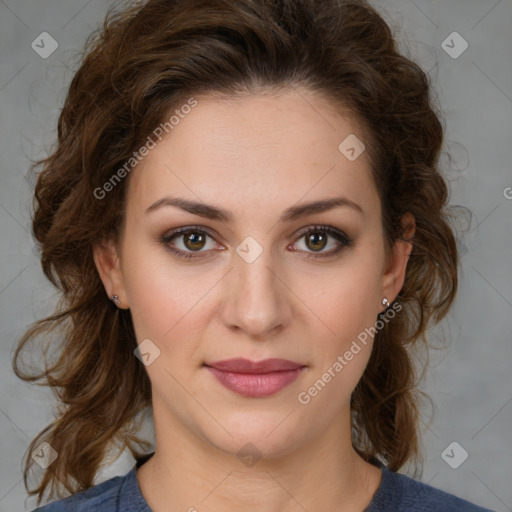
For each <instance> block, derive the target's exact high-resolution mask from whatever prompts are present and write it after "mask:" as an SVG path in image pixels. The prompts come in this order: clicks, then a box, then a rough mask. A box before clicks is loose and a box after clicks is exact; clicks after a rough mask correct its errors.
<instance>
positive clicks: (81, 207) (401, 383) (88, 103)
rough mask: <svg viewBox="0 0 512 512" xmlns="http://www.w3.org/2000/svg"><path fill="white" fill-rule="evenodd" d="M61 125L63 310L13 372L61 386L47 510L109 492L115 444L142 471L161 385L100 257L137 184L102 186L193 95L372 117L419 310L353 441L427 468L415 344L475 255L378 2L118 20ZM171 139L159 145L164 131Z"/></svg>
mask: <svg viewBox="0 0 512 512" xmlns="http://www.w3.org/2000/svg"><path fill="white" fill-rule="evenodd" d="M85 50H86V51H85V53H84V56H83V59H82V60H81V64H80V67H79V69H78V71H77V72H76V74H75V75H74V77H73V80H72V82H71V85H70V87H69V91H68V93H67V97H66V99H65V102H64V106H63V108H62V112H61V113H60V117H59V120H58V144H57V145H56V147H55V148H54V150H53V152H52V153H51V154H50V155H49V156H48V157H46V158H44V159H42V160H39V161H37V162H35V163H34V165H33V166H32V168H31V169H33V168H34V167H36V166H40V165H41V164H42V165H43V169H42V170H41V172H39V174H38V176H37V184H36V187H35V197H34V213H33V225H32V229H33V234H34V236H35V239H36V240H37V243H38V247H39V248H40V251H41V262H42V268H43V270H44V273H45V275H46V276H47V277H48V279H49V280H50V281H51V283H52V284H53V285H54V286H56V287H57V288H58V289H59V290H60V292H61V297H60V300H59V302H58V304H57V309H56V311H55V313H54V314H53V315H51V316H49V317H47V318H44V319H42V320H39V321H38V322H36V323H35V324H33V325H32V326H31V327H30V328H29V329H28V330H27V332H26V333H25V334H24V336H23V337H22V339H21V340H20V341H19V344H18V346H17V348H16V351H15V353H14V356H13V367H14V371H15V373H16V375H17V376H18V377H20V378H21V379H24V380H26V381H32V382H37V383H38V384H39V385H47V386H50V387H51V389H52V390H53V391H54V393H55V394H56V396H57V398H58V400H59V410H58V414H57V416H56V419H55V421H53V422H52V423H51V424H50V425H48V426H47V427H46V428H45V429H44V430H42V431H41V432H40V433H39V434H38V436H37V437H36V438H35V439H34V440H33V441H32V443H31V444H30V446H29V448H28V450H27V454H26V462H25V466H24V482H25V487H26V488H27V490H28V492H29V494H30V495H34V494H37V495H38V503H40V501H41V499H42V497H43V494H44V493H45V492H46V490H47V488H48V487H49V488H50V496H57V497H62V496H63V494H62V489H61V486H63V487H64V488H65V489H66V491H67V492H69V493H75V492H77V491H80V490H84V489H87V488H89V487H91V486H92V485H93V481H94V478H95V475H96V474H97V472H98V470H99V468H100V466H101V463H102V461H103V460H104V458H105V455H106V452H107V449H108V448H109V446H110V445H111V443H113V442H120V446H121V447H122V448H123V449H124V448H128V449H129V450H130V452H131V453H132V455H133V456H134V457H135V459H137V460H138V459H139V458H140V457H141V456H142V454H143V451H144V450H146V449H147V448H148V446H149V443H147V441H144V440H143V439H141V438H140V437H138V435H137V428H138V421H136V420H137V418H138V417H139V414H140V413H141V412H143V411H144V410H146V408H148V407H149V406H150V405H151V385H150V381H149V378H148V375H147V373H146V371H145V369H144V366H143V365H142V364H140V362H139V361H138V359H137V358H136V357H134V356H133V351H134V349H135V348H136V347H137V342H136V339H135V334H134V329H133V325H132V319H131V315H130V311H129V310H120V309H118V308H117V307H116V306H115V305H113V304H112V302H111V301H110V300H109V299H108V297H107V296H106V294H105V290H104V287H103V285H102V282H101V280H100V277H99V275H98V272H97V269H96V266H95V264H94V260H93V246H94V244H97V243H98V242H99V241H101V240H107V239H111V238H113V239H117V235H118V229H119V226H120V225H121V222H122V220H123V215H124V201H125V190H126V182H127V180H119V182H116V183H115V186H111V187H110V190H109V196H108V200H101V198H99V197H98V192H97V191H98V190H100V189H101V187H103V186H104V184H105V183H107V182H108V181H109V180H110V179H111V177H112V176H113V175H114V174H115V173H116V171H118V170H119V169H120V168H121V167H123V165H124V164H125V163H126V162H127V160H129V159H130V158H131V157H132V155H133V153H134V151H136V150H137V148H140V147H141V146H142V145H143V144H144V142H145V141H147V140H148V135H150V134H151V133H152V132H153V130H154V129H155V127H156V126H159V125H160V124H162V123H163V122H165V120H166V119H167V116H168V113H169V112H171V111H172V110H173V109H174V108H175V107H176V106H177V105H180V104H182V103H183V102H184V99H186V98H190V97H191V95H193V94H196V93H197V94H200V93H205V92H212V93H223V94H228V95H230V96H234V95H237V94H241V93H251V92H255V91H258V90H262V89H265V90H272V89H276V90H277V89H279V88H282V87H286V86H292V87H294V86H301V87H304V88H307V89H308V90H311V91H314V92H317V93H320V94H322V95H324V96H325V97H327V98H329V100H330V101H331V102H332V103H331V104H332V105H333V108H337V107H338V106H339V107H340V108H343V109H346V110H347V111H348V112H350V113H351V114H352V115H354V117H355V118H356V119H357V120H359V121H360V123H361V125H362V127H363V130H364V134H365V144H366V150H367V152H368V155H369V158H370V162H371V169H372V176H373V179H374V182H375V184H376V187H377V190H378V192H379V195H380V199H381V205H382V223H383V227H384V233H385V243H386V246H387V250H388V251H390V250H391V248H392V246H393V243H394V241H395V240H396V238H397V237H398V238H402V237H403V236H404V233H405V232H404V230H403V226H402V225H401V222H400V221H401V219H402V216H403V214H404V213H406V212H410V213H411V214H412V215H413V216H414V219H415V224H416V228H415V233H414V236H413V239H412V240H411V242H412V244H413V250H412V252H411V255H410V258H409V262H408V266H407V271H406V278H405V283H404V285H403V287H402V289H401V291H400V293H399V295H398V297H397V300H399V301H400V303H401V304H402V306H403V307H402V309H401V310H400V312H398V313H397V314H396V317H395V318H394V320H393V321H392V322H386V323H385V327H384V328H383V329H382V330H380V331H379V332H378V333H377V334H376V338H375V341H376V343H375V344H374V348H373V351H372V354H371V357H370V360H369V363H368V365H367V367H366V369H365V371H364V374H363V376H362V378H361V379H360V381H359V383H358V385H357V387H356V389H355V390H354V392H353V394H352V398H351V413H352V433H353V445H354V448H355V449H356V450H357V452H358V453H359V454H360V455H361V456H362V457H363V458H364V459H365V460H370V458H371V457H378V458H380V459H381V460H383V461H384V462H385V463H386V465H387V466H388V467H389V469H391V470H392V471H397V470H398V469H400V468H401V467H402V466H403V465H404V464H405V463H409V462H411V461H413V462H416V463H417V462H418V461H419V460H420V459H421V453H420V452H421V443H420V439H421V435H420V428H419V427H420V424H419V423H420V417H421V407H420V404H421V400H422V398H423V397H426V398H428V397H427V395H425V393H423V392H421V391H419V389H418V382H419V381H418V380H417V373H418V372H417V368H416V365H415V363H414V361H415V359H414V357H413V352H414V351H413V349H416V348H421V347H427V339H426V332H427V328H428V327H429V325H430V324H431V322H435V323H437V322H439V321H440V320H441V319H442V318H443V317H444V316H445V315H446V313H447V311H448V309H449V307H450V305H451V303H452V302H453V300H454V298H455V294H456V291H457V266H458V252H457V246H456V240H455V236H454V228H453V227H452V226H451V225H450V220H451V219H450V217H451V216H452V215H454V212H453V210H454V208H457V207H455V206H448V205H447V198H448V190H447V185H446V182H445V179H444V178H443V177H442V175H441V174H440V170H439V156H440V152H441V147H442V143H443V133H444V129H443V125H442V123H441V121H440V119H441V118H442V117H441V114H440V113H439V109H437V108H435V107H434V103H435V100H434V99H433V97H431V95H430V92H431V90H432V87H431V83H430V80H429V77H428V75H427V74H426V73H425V72H424V71H423V70H422V69H421V68H420V67H419V66H418V65H417V64H415V63H414V62H413V61H411V60H409V59H408V58H407V57H405V56H403V55H401V54H400V53H399V51H398V49H397V45H396V41H395V39H394V36H393V33H392V30H391V29H390V27H389V25H388V24H387V23H386V21H385V20H384V19H383V18H382V16H381V15H380V14H379V13H378V12H377V10H376V9H375V8H373V7H372V6H370V5H369V4H368V3H366V2H365V1H362V0H237V1H236V2H233V1H232V0H180V1H178V0H149V1H147V2H143V3H140V2H138V3H135V4H134V5H128V6H126V5H125V6H124V7H123V8H122V9H119V10H117V9H116V8H115V7H112V8H111V9H109V11H108V13H107V15H106V18H105V21H104V24H103V27H101V28H100V29H98V30H97V31H95V32H94V33H92V34H91V36H90V37H89V39H88V40H87V42H86V45H85ZM153 133H154V132H153ZM42 336H46V337H47V338H48V341H49V342H51V343H54V342H55V341H56V340H57V338H59V339H60V341H61V343H60V344H59V346H58V347H57V351H56V354H57V357H56V358H55V359H54V360H52V362H51V364H49V361H48V359H49V357H48V350H47V349H48V346H46V347H45V351H44V354H45V368H44V370H40V371H38V372H36V373H34V372H31V373H24V372H22V371H21V370H20V366H19V364H18V363H19V358H20V356H21V354H22V351H23V349H24V348H25V347H26V345H27V344H28V343H29V342H31V341H35V340H36V339H37V338H41V337H42ZM42 441H47V442H48V443H49V444H50V445H51V446H52V447H53V448H54V449H55V450H56V451H57V452H58V458H57V459H56V460H55V461H54V462H53V463H52V464H51V465H50V466H49V467H48V468H47V469H46V470H45V471H44V473H43V474H42V478H41V479H40V482H39V485H37V486H36V487H35V488H32V489H29V486H28V474H29V470H30V468H31V467H32V465H33V461H32V459H31V457H30V456H29V454H30V453H31V452H32V451H33V450H34V448H35V447H36V446H38V445H39V444H40V443H41V442H42ZM140 450H142V451H140Z"/></svg>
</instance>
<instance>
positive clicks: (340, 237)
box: [160, 225, 353, 259]
mask: <svg viewBox="0 0 512 512" xmlns="http://www.w3.org/2000/svg"><path fill="white" fill-rule="evenodd" d="M191 232H192V233H199V234H201V235H208V236H210V237H211V238H213V236H212V235H211V234H210V233H209V232H208V231H205V230H204V229H203V228H200V227H199V226H187V227H183V228H178V229H175V230H174V231H171V232H170V233H169V234H166V235H164V236H162V237H161V239H160V242H161V243H162V244H163V245H165V246H166V247H167V249H169V250H170V251H171V252H173V253H174V254H176V255H177V256H178V257H180V258H184V259H192V258H200V257H202V256H201V253H202V252H206V251H196V252H197V254H194V252H186V251H182V250H181V249H176V248H175V247H171V246H170V245H169V243H170V241H171V240H172V239H173V238H175V237H177V236H178V235H180V234H184V233H191ZM312 233H325V234H327V235H331V236H332V237H333V238H335V239H336V240H337V241H338V242H339V243H340V244H341V245H340V246H339V247H338V248H336V249H334V250H331V251H330V252H328V253H318V254H315V253H309V256H308V257H310V258H314V259H317V258H328V257H330V256H335V255H336V254H338V253H339V252H340V251H341V250H342V249H344V248H348V247H351V246H352V244H353V240H352V238H350V237H349V236H347V235H346V234H345V233H343V232H342V231H338V230H337V229H335V228H333V227H331V226H319V225H315V226H311V227H309V228H307V229H306V230H304V231H302V232H300V233H299V234H298V235H297V240H299V239H301V238H303V237H305V236H306V235H310V234H312Z"/></svg>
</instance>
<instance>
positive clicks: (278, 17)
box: [14, 0, 485, 512]
mask: <svg viewBox="0 0 512 512" xmlns="http://www.w3.org/2000/svg"><path fill="white" fill-rule="evenodd" d="M429 92H430V86H429V82H428V79H427V76H426V75H425V73H423V72H422V70H421V69H420V68H419V67H418V66H416V65H415V64H414V63H412V62H411V61H409V60H407V59H406V58H405V57H403V56H401V55H400V54H398V53H397V50H396V46H395V42H394V40H393V36H392V34H391V31H390V29H389V27H388V26H387V25H386V23H385V22H384V21H383V19H382V18H381V17H380V16H379V15H378V13H377V11H375V10H374V9H373V8H371V7H370V6H369V5H368V4H366V3H365V2H362V1H357V2H354V1H350V2H349V1H334V0H332V1H330V0H328V1H326V0H321V1H320V0H304V1H300V2H298V1H291V0H280V1H277V0H276V1H273V2H269V1H263V0H240V1H237V2H230V1H226V0H213V1H212V0H209V1H208V2H206V1H199V0H182V1H180V2H178V1H170V0H165V1H164V0H150V1H149V2H147V3H145V4H144V5H141V4H137V5H135V6H133V7H129V8H126V9H125V10H124V11H123V12H119V13H117V14H114V13H110V14H109V16H108V17H107V20H106V22H105V26H104V29H103V31H102V32H101V33H99V34H98V35H97V36H96V37H95V38H92V39H91V40H90V41H89V46H88V48H87V53H86V56H85V58H84V60H83V63H82V65H81V67H80V69H79V70H78V72H77V73H76V75H75V77H74V79H73V81H72V83H71V86H70V89H69V94H68V96H67V98H66V101H65V104H64V108H63V110H62V113H61V116H60V119H59V125H58V128H59V141H58V146H57V148H56V150H55V151H54V152H53V153H52V154H51V155H50V156H49V157H48V158H47V159H45V160H43V161H41V162H40V163H43V164H44V168H43V170H42V172H41V174H40V175H39V178H38V182H37V185H36V190H35V198H36V209H35V214H34V220H33V230H34V234H35V237H36V239H37V240H38V242H39V244H40V247H41V251H42V256H41V257H42V263H43V268H44V271H45V273H46V275H47V276H48V278H49V279H50V280H51V281H52V283H53V284H55V285H56V286H57V287H58V288H59V289H60V290H61V291H62V301H61V302H60V304H59V307H58V311H57V312H56V313H55V314H54V315H53V316H52V317H50V318H47V319H44V320H42V321H41V322H40V323H38V324H37V325H35V326H33V327H32V328H31V329H30V330H29V331H28V332H27V333H26V335H25V336H24V338H23V339H22V340H21V341H20V345H19V347H18V349H17V351H16V354H15V359H14V366H15V371H16V372H17V374H18V376H20V377H21V378H24V379H26V380H36V379H42V380H43V382H47V383H48V384H49V385H50V386H52V388H54V389H55V390H56V392H57V393H58V396H59V399H60V400H61V402H62V407H61V409H60V411H59V414H58V416H57V418H56V420H55V422H54V423H52V424H51V425H49V426H48V427H47V429H46V430H45V431H43V432H42V433H41V434H40V435H39V436H38V437H37V438H36V439H35V440H34V441H33V442H32V444H31V446H30V449H29V452H30V454H31V456H30V457H27V464H26V469H25V484H26V485H27V475H28V471H29V469H30V468H31V466H33V464H34V461H35V462H38V461H37V458H38V457H39V458H41V462H39V465H40V466H41V467H43V469H44V473H43V476H42V479H41V482H40V484H39V486H38V487H36V488H35V489H29V492H30V493H31V494H37V495H38V504H40V503H41V500H42V498H43V495H44V494H45V492H46V491H47V490H49V491H50V493H49V497H50V498H52V497H57V498H64V496H65V494H73V496H70V497H68V498H67V499H63V500H61V501H57V502H55V503H53V504H50V505H47V506H45V507H41V508H38V509H37V510H43V511H50V512H52V511H61V510H73V511H88V510H95V511H96V510H101V511H149V510H153V511H156V512H160V511H179V510H188V511H195V510H198V511H215V512H223V511H231V510H238V509H243V510H249V511H252V510H258V511H260V510H261V511H274V510H275V511H284V512H288V511H295V510H309V511H315V510H342V511H344V512H351V511H362V510H365V511H370V512H375V511H384V510H386V511H388V510H393V511H405V510H415V511H421V510H443V511H448V510H449V511H481V510H485V509H482V508H480V507H478V506H476V505H473V504H471V503H469V502H468V501H465V500H463V499H461V498H459V497H456V496H454V495H450V494H448V493H445V492H443V491H441V490H438V489H435V488H433V487H431V486H428V485H425V484H423V483H420V482H419V481H416V480H414V479H413V478H410V477H408V476H405V475H403V474H399V473H397V471H398V470H399V469H400V468H401V467H403V466H404V465H405V464H406V463H411V462H412V463H417V462H418V461H419V460H420V458H421V457H420V452H421V443H420V431H419V419H420V398H421V396H422V394H421V393H420V392H419V391H418V389H417V382H416V369H415V366H414V362H413V358H412V354H413V351H414V348H415V347H416V345H418V344H420V343H421V342H426V329H427V327H428V326H429V325H430V324H431V323H435V322H439V321H440V320H441V319H442V318H443V317H444V316H445V314H446V313H447V311H448V309H449V307H450V305H451V303H452V301H453V299H454V297H455V294H456V290H457V261H458V255H457V249H456V244H455V239H454V235H453V231H452V228H451V227H450V225H449V223H448V213H449V212H448V208H447V205H446V203H447V194H448V192H447V187H446V184H445V182H444V180H443V178H442V176H441V175H440V173H439V171H438V169H437V161H438V157H439V153H440V148H441V145H442V141H443V130H442V126H441V123H440V121H439V118H438V115H437V114H436V113H435V112H434V109H433V107H432V104H431V101H430V99H429ZM59 330H60V333H61V334H60V335H61V337H62V345H61V346H59V349H58V353H57V356H58V357H57V358H56V360H54V361H53V362H52V363H51V364H49V366H48V368H47V369H45V371H44V372H43V373H41V374H40V375H32V376H31V375H26V374H24V373H23V372H22V371H21V370H20V368H19V366H18V358H19V356H20V355H21V351H22V349H23V348H24V346H26V344H27V343H28V342H29V341H31V340H33V339H35V338H36V337H38V336H40V335H42V334H50V333H52V335H53V336H56V333H57V332H59ZM146 408H149V409H150V410H151V412H152V416H153V420H154V426H155V450H154V452H150V453H145V454H144V451H146V450H147V448H148V445H147V443H146V444H145V443H144V442H143V440H142V439H139V438H138V437H137V436H136V433H137V420H138V419H140V415H141V414H142V413H143V412H144V411H145V410H146ZM115 443H118V444H119V445H120V448H128V449H129V450H130V451H131V453H132V454H133V455H134V457H135V459H136V460H137V463H136V465H135V466H134V467H133V468H132V470H131V471H130V472H129V473H128V474H127V475H125V476H123V477H115V478H112V479H110V480H107V481H106V482H103V483H101V484H97V485H93V484H94V478H95V476H96V474H97V472H98V470H99V469H100V468H101V466H102V464H104V461H105V458H106V456H107V453H108V451H109V450H110V449H111V448H112V446H113V445H114V444H115ZM140 449H142V451H139V450H140ZM27 488H28V487H27ZM63 490H64V491H65V492H63Z"/></svg>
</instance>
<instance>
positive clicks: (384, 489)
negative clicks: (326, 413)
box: [33, 453, 493, 512]
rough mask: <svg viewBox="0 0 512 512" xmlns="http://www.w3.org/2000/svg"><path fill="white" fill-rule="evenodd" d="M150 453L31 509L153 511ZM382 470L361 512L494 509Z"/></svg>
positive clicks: (474, 511)
mask: <svg viewBox="0 0 512 512" xmlns="http://www.w3.org/2000/svg"><path fill="white" fill-rule="evenodd" d="M151 455H153V454H152V453H151V454H148V455H146V456H145V457H144V458H143V459H141V460H139V461H138V462H137V463H136V464H135V465H134V466H133V468H132V469H131V470H130V471H129V472H128V473H127V474H126V475H124V476H116V477H114V478H111V479H110V480H106V481H105V482H102V483H100V484H98V485H95V486H93V487H91V488H89V489H87V490H85V491H82V492H79V493H77V494H74V495H73V496H70V497H68V498H65V499H63V500H60V501H55V502H53V503H50V504H48V505H45V506H43V507H39V508H37V509H35V510H34V511H33V512H152V511H151V509H150V508H149V505H148V504H147V503H146V500H145V499H144V496H142V493H141V491H140V487H139V484H138V481H137V477H136V471H137V469H138V468H139V467H140V466H141V465H142V464H143V463H144V462H146V461H147V460H148V459H149V458H150V457H151ZM372 462H373V463H374V464H375V465H376V466H378V467H379V468H381V469H382V479H381V482H380V485H379V487H378V489H377V491H376V492H375V494H374V495H373V499H372V501H371V503H370V504H369V505H368V507H366V509H365V510H364V511H363V512H436V511H437V512H493V511H491V510H490V509H486V508H482V507H479V506H477V505H474V504H472V503H470V502H469V501H466V500H463V499H461V498H458V497H457V496H454V495H453V494H449V493H447V492H444V491H441V490H440V489H436V488H435V487H431V486H430V485H427V484H424V483H422V482H419V481H417V480H413V479H412V478H410V477H408V476H406V475H402V474H401V473H395V472H393V471H390V470H389V469H388V468H387V467H386V466H384V464H382V463H381V462H380V461H379V460H377V459H374V460H373V461H372Z"/></svg>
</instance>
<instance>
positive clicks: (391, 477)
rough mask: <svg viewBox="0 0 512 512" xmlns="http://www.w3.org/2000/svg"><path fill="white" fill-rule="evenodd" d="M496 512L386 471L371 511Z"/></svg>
mask: <svg viewBox="0 0 512 512" xmlns="http://www.w3.org/2000/svg"><path fill="white" fill-rule="evenodd" d="M387 510H394V511H396V512H406V511H410V510H414V511H415V512H427V511H428V512H493V511H491V510H490V509H487V508H483V507H480V506H478V505H475V504H474V503H471V502H469V501H466V500H464V499H462V498H460V497H458V496H455V495H454V494H450V493H448V492H446V491H442V490H441V489H437V488H435V487H432V486H431V485H428V484H425V483H423V482H419V481H417V480H414V479H413V478H411V477H409V476H407V475H403V474H401V473H395V472H392V471H390V470H389V469H387V468H382V481H381V485H380V486H379V488H378V489H377V492H376V493H375V495H374V498H373V500H372V502H371V504H370V506H369V507H368V508H367V509H366V511H367V512H381V511H387Z"/></svg>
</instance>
